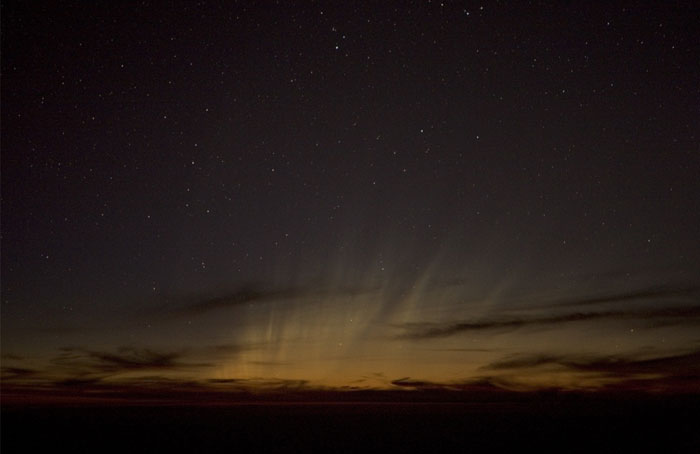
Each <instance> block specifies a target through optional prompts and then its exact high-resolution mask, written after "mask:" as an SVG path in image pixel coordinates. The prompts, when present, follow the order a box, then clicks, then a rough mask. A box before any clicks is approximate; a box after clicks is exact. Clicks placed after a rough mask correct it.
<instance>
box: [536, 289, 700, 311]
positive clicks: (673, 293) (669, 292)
mask: <svg viewBox="0 0 700 454" xmlns="http://www.w3.org/2000/svg"><path fill="white" fill-rule="evenodd" d="M650 299H653V300H656V301H669V300H675V301H678V300H683V302H685V303H687V302H693V301H694V302H698V301H700V287H698V286H693V285H675V286H674V285H657V286H653V287H647V288H643V289H640V290H634V291H627V292H616V293H610V294H607V295H597V296H591V297H581V298H570V299H561V300H557V301H553V302H550V303H546V304H543V305H536V306H530V307H531V308H533V309H535V308H537V309H539V308H548V307H563V306H590V305H596V304H608V303H623V302H628V301H641V300H650Z"/></svg>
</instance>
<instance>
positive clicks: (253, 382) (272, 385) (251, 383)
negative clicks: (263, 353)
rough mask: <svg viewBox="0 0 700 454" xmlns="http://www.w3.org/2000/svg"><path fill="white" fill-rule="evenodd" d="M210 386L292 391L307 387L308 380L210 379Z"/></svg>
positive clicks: (208, 381)
mask: <svg viewBox="0 0 700 454" xmlns="http://www.w3.org/2000/svg"><path fill="white" fill-rule="evenodd" d="M207 383H209V384H211V385H227V386H229V387H231V388H232V389H238V390H292V389H302V388H305V387H307V386H308V384H309V382H308V380H295V379H284V378H212V379H209V380H207Z"/></svg>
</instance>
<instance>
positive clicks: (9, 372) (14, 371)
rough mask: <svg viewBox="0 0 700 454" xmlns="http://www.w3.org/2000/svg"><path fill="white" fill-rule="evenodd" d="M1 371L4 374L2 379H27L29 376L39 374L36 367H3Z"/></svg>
mask: <svg viewBox="0 0 700 454" xmlns="http://www.w3.org/2000/svg"><path fill="white" fill-rule="evenodd" d="M0 373H1V374H2V380H3V381H6V380H17V379H19V380H21V379H25V378H27V377H32V376H35V375H36V374H37V371H36V370H34V369H27V368H24V367H3V368H2V369H0Z"/></svg>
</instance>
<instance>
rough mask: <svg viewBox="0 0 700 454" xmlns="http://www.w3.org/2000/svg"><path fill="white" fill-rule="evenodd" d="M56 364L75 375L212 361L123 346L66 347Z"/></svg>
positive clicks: (171, 367)
mask: <svg viewBox="0 0 700 454" xmlns="http://www.w3.org/2000/svg"><path fill="white" fill-rule="evenodd" d="M61 351H62V352H61V354H60V355H59V356H58V357H56V358H54V359H53V363H54V364H55V365H56V366H58V367H59V368H61V369H63V370H67V371H68V372H72V373H74V374H80V375H86V374H98V373H99V374H118V373H122V372H131V371H138V370H179V369H191V368H199V367H209V366H211V364H208V363H188V362H183V361H182V359H183V354H182V353H174V352H158V351H155V350H151V349H147V348H142V349H140V348H135V347H122V348H120V349H118V350H117V352H108V351H93V350H87V349H81V348H63V349H61Z"/></svg>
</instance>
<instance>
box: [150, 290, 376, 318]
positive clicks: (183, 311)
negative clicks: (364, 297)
mask: <svg viewBox="0 0 700 454" xmlns="http://www.w3.org/2000/svg"><path fill="white" fill-rule="evenodd" d="M377 290H378V288H376V287H367V288H364V287H363V288H360V287H357V288H352V287H329V286H324V285H315V286H314V285H309V286H297V287H281V288H278V287H273V286H266V285H261V284H245V285H242V286H240V287H239V288H237V289H235V290H233V291H232V292H229V293H227V294H224V295H220V296H216V297H192V298H188V299H187V301H186V302H184V303H183V304H180V305H176V306H174V307H170V308H169V309H168V310H166V311H165V312H166V313H169V314H170V315H171V316H176V317H194V316H198V315H202V314H206V313H209V312H212V311H218V310H222V309H229V308H234V307H240V306H244V305H247V304H256V303H267V302H273V301H290V300H298V299H302V298H318V297H330V298H332V297H345V296H357V295H360V294H365V293H369V292H373V291H377ZM159 314H163V311H162V310H160V309H159Z"/></svg>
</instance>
